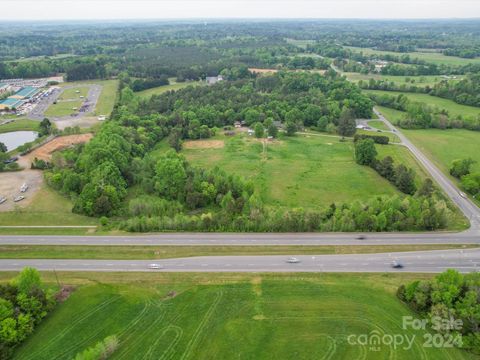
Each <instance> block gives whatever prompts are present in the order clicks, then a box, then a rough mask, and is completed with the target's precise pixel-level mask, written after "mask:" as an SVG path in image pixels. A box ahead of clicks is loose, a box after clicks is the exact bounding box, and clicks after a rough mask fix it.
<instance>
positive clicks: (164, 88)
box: [135, 81, 201, 99]
mask: <svg viewBox="0 0 480 360" xmlns="http://www.w3.org/2000/svg"><path fill="white" fill-rule="evenodd" d="M200 84H201V82H200V81H190V82H180V83H177V82H173V83H170V84H169V85H164V86H158V87H155V88H151V89H147V90H143V91H139V92H137V93H135V94H136V95H138V96H140V97H141V98H143V99H148V98H150V97H151V96H152V95H160V94H163V93H164V92H167V91H170V90H179V89H183V88H185V87H187V86H189V85H194V86H195V85H200Z"/></svg>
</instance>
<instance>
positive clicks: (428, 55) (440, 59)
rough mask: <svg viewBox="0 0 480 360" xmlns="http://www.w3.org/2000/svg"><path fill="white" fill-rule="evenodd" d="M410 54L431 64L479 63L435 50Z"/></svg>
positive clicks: (372, 52) (368, 51) (367, 52)
mask: <svg viewBox="0 0 480 360" xmlns="http://www.w3.org/2000/svg"><path fill="white" fill-rule="evenodd" d="M345 48H347V49H351V50H352V51H355V52H363V53H364V54H365V55H386V54H388V55H394V56H402V55H404V54H405V53H398V52H393V51H380V50H374V49H370V48H359V47H353V46H345ZM407 54H408V55H410V58H412V59H415V58H417V59H420V60H425V61H427V62H430V63H433V64H445V65H453V66H461V65H467V64H479V63H480V58H475V59H464V58H460V57H456V56H446V55H443V54H441V53H435V52H417V51H415V52H409V53H407Z"/></svg>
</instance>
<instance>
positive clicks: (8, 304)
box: [0, 268, 55, 359]
mask: <svg viewBox="0 0 480 360" xmlns="http://www.w3.org/2000/svg"><path fill="white" fill-rule="evenodd" d="M54 306H55V298H54V296H53V294H52V293H51V292H50V291H47V290H45V289H44V287H43V285H42V282H41V280H40V275H39V273H38V271H37V270H35V269H33V268H24V269H23V270H22V271H21V272H20V274H19V275H18V277H16V278H15V279H14V280H13V281H11V282H10V283H6V284H0V358H1V359H10V357H11V355H12V353H13V349H14V348H15V347H16V346H17V345H18V344H20V343H21V342H22V341H24V340H25V339H26V338H27V337H28V335H30V334H31V333H32V332H33V331H34V329H35V327H36V326H37V325H38V324H39V323H40V322H41V320H42V319H43V318H44V317H45V316H47V314H48V312H49V311H51V310H52V309H53V307H54Z"/></svg>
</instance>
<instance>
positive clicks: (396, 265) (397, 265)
mask: <svg viewBox="0 0 480 360" xmlns="http://www.w3.org/2000/svg"><path fill="white" fill-rule="evenodd" d="M392 268H394V269H401V268H403V265H402V263H401V262H399V261H397V260H393V261H392Z"/></svg>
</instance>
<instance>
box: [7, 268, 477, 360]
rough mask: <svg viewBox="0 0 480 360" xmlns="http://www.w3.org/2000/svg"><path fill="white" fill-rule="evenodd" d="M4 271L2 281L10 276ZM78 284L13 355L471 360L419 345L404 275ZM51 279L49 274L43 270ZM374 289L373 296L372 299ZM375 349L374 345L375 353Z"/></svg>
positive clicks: (81, 277)
mask: <svg viewBox="0 0 480 360" xmlns="http://www.w3.org/2000/svg"><path fill="white" fill-rule="evenodd" d="M11 276H12V274H5V275H3V278H4V279H6V278H8V277H11ZM58 277H59V280H60V282H61V283H62V284H73V285H78V286H79V288H77V290H76V291H75V292H74V293H73V294H72V295H71V296H70V298H69V299H68V300H67V301H66V302H64V303H62V304H60V305H59V306H58V308H57V309H56V310H55V311H54V312H53V313H52V314H51V315H50V316H48V317H47V318H46V319H45V320H44V321H43V322H42V324H41V325H40V326H39V327H38V329H36V331H35V333H34V334H33V335H32V336H31V337H30V338H29V339H28V340H27V341H26V343H25V344H24V345H23V346H22V347H20V348H19V349H18V350H17V351H16V353H15V354H14V359H24V360H28V359H35V360H42V359H48V360H50V359H54V358H58V359H60V358H61V359H71V358H73V357H75V354H76V353H78V352H79V351H82V350H84V349H85V348H87V347H90V346H92V345H94V344H95V343H96V342H98V341H100V340H102V339H104V338H105V337H106V336H109V335H113V334H115V335H116V336H117V337H118V338H119V344H120V345H119V348H118V350H117V351H116V352H115V353H114V355H113V356H112V359H142V358H143V359H145V358H147V359H165V358H169V359H170V358H174V359H189V358H190V359H199V360H200V359H235V358H241V359H327V358H329V359H356V358H363V359H366V358H368V359H385V358H391V359H399V360H401V359H408V360H410V359H418V358H425V359H439V360H442V359H473V358H474V357H473V356H472V355H470V354H468V353H466V352H464V351H461V350H458V349H450V348H445V349H444V348H442V349H436V348H427V347H423V346H422V345H423V343H424V341H425V340H424V338H423V336H424V334H425V331H423V330H422V331H414V330H411V329H407V330H404V329H402V317H403V316H415V314H413V313H412V312H411V311H410V310H409V309H408V308H407V307H406V306H405V305H404V304H402V303H401V302H400V301H399V300H398V299H397V298H396V296H395V291H396V289H397V288H398V286H399V285H400V284H402V283H406V282H409V281H412V280H413V279H418V278H428V277H429V275H418V274H414V275H407V274H401V275H400V274H392V275H382V274H375V275H370V274H361V275H356V274H321V275H316V274H295V275H290V274H271V275H269V274H159V273H155V274H138V273H137V274H135V273H112V274H107V273H105V274H95V273H90V274H82V273H79V274H75V273H74V274H66V273H58ZM45 278H46V280H47V281H50V282H51V284H52V286H53V285H54V284H55V277H54V275H53V274H52V273H49V274H45ZM372 294H375V296H372ZM375 333H378V334H380V336H383V335H384V334H397V333H398V334H402V335H403V336H405V335H408V336H409V338H411V337H412V336H414V339H413V343H412V347H411V348H408V347H406V346H404V347H403V346H398V347H396V348H394V346H393V345H385V344H381V345H379V346H378V349H375V348H372V347H371V346H369V345H364V346H362V345H352V344H351V342H350V343H349V342H348V341H347V338H348V337H349V336H350V337H351V336H352V335H353V336H359V335H362V334H365V335H364V336H369V334H375ZM377 350H378V351H377Z"/></svg>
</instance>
